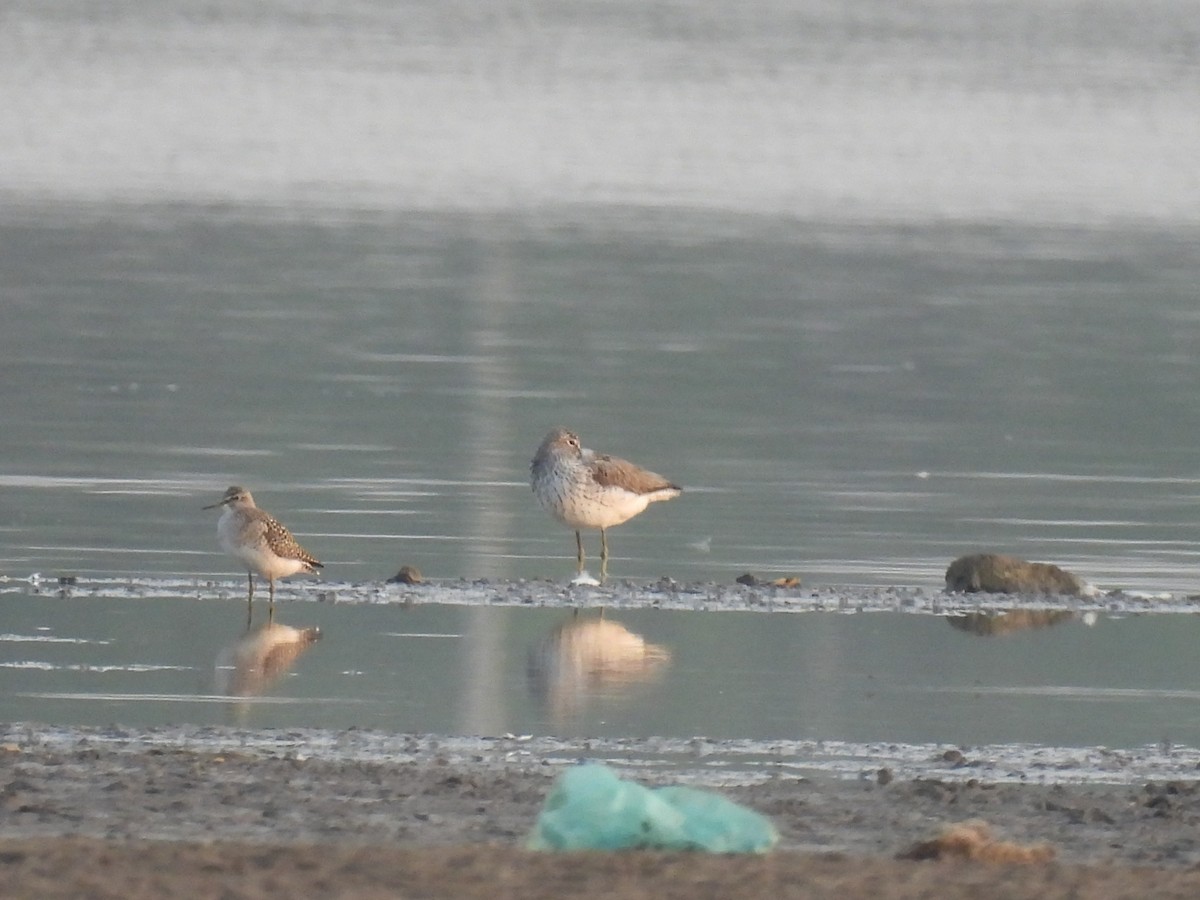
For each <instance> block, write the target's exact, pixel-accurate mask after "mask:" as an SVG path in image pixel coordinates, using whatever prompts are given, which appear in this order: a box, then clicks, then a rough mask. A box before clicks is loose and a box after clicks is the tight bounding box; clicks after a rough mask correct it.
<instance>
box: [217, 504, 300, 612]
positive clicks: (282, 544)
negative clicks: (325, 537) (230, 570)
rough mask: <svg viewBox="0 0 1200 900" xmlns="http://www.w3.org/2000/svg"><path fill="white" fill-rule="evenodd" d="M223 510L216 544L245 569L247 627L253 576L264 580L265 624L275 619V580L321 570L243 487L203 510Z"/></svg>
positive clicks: (252, 599) (252, 591) (252, 610)
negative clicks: (266, 588) (267, 598)
mask: <svg viewBox="0 0 1200 900" xmlns="http://www.w3.org/2000/svg"><path fill="white" fill-rule="evenodd" d="M218 506H223V507H225V511H224V512H223V513H222V514H221V518H220V520H218V522H217V541H218V542H219V543H220V545H221V549H222V550H224V551H225V552H226V553H228V554H229V555H230V556H232V557H234V558H235V559H237V560H238V561H239V562H240V563H241V564H242V565H244V566H245V567H246V577H247V579H248V580H249V589H248V594H247V597H246V601H247V603H248V607H247V610H246V625H247V627H249V625H250V622H251V621H252V620H253V618H254V573H255V572H257V573H258V574H259V575H260V576H262V577H263V578H265V579H267V583H268V585H269V591H270V594H269V596H270V606H269V608H268V609H269V611H268V613H267V621H268V623H269V622H272V621H274V619H275V579H276V578H286V577H287V576H288V575H295V574H296V573H297V572H305V573H308V572H313V571H315V570H317V569H320V568H322V566H321V563H319V562H317V558H316V557H315V556H313V555H312V554H311V553H309V552H308V551H307V550H305V549H304V548H303V547H301V546H300V545H299V544H298V543H296V539H295V538H294V537H292V533H291V532H290V531H288V530H287V528H285V527H284V526H283V524H282V523H281V522H279V520H278V519H276V518H275V517H274V516H272V515H270V514H269V513H266V512H264V511H263V510H261V509H259V508H258V507H257V506H255V505H254V497H253V496H251V494H250V492H249V491H248V490H246V489H245V488H244V487H238V486H236V485H234V486H233V487H231V488H229V490H227V491H226V492H225V496H224V497H222V498H221V502H220V503H214V504H212V505H211V506H206V507H204V508H205V509H216V508H217V507H218Z"/></svg>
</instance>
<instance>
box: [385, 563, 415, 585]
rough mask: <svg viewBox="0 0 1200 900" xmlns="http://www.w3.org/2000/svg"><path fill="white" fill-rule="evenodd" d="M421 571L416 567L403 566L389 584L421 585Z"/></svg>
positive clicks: (388, 581)
mask: <svg viewBox="0 0 1200 900" xmlns="http://www.w3.org/2000/svg"><path fill="white" fill-rule="evenodd" d="M422 581H423V579H422V578H421V570H420V569H418V568H417V567H416V566H401V567H400V571H399V572H397V573H396V574H395V575H393V576H392V577H391V578H389V579H388V580H387V583H388V584H420V583H421V582H422Z"/></svg>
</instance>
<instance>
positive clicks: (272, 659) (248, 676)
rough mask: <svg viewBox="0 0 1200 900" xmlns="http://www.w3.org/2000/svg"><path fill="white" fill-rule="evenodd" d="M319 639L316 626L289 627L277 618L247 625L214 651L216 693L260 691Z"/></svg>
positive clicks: (235, 694) (231, 694) (248, 694)
mask: <svg viewBox="0 0 1200 900" xmlns="http://www.w3.org/2000/svg"><path fill="white" fill-rule="evenodd" d="M320 639H321V629H320V628H293V627H291V626H290V625H283V624H281V623H279V622H268V623H267V624H265V625H259V626H258V627H256V628H251V629H250V630H249V631H247V632H246V633H245V634H243V635H242V636H241V637H240V638H238V639H237V640H236V641H234V642H233V643H232V644H230V645H229V646H228V647H224V648H223V649H222V650H221V652H220V653H219V654H218V655H217V664H216V671H217V683H216V689H217V693H218V694H224V695H226V696H229V697H256V696H258V695H259V694H262V693H264V692H265V691H266V690H267V689H268V688H270V687H271V685H272V684H274V683H275V682H276V681H278V680H279V679H280V678H281V677H283V676H284V675H286V674H287V673H288V672H290V671H291V669H292V666H294V665H295V664H296V660H298V659H299V658H300V657H301V656H303V655H304V654H305V653H307V652H308V649H309V648H310V647H312V645H313V644H315V643H316V642H317V641H319V640H320Z"/></svg>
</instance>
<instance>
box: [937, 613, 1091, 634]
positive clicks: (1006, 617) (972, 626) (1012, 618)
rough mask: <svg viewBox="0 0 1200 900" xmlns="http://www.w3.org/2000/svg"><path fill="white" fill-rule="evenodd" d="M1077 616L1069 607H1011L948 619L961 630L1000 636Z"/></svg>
mask: <svg viewBox="0 0 1200 900" xmlns="http://www.w3.org/2000/svg"><path fill="white" fill-rule="evenodd" d="M1077 618H1078V616H1077V615H1076V614H1075V613H1073V612H1071V611H1070V610H1067V609H1010V610H1008V611H1007V612H1002V613H967V614H966V615H958V616H947V617H946V621H947V622H949V623H950V626H951V627H952V628H957V629H958V630H959V631H968V632H970V633H971V634H977V635H979V636H980V637H998V636H999V635H1002V634H1012V633H1013V632H1014V631H1029V630H1031V629H1034V628H1049V627H1050V626H1052V625H1061V624H1062V623H1064V622H1070V621H1071V620H1073V619H1077Z"/></svg>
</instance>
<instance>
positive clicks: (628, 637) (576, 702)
mask: <svg viewBox="0 0 1200 900" xmlns="http://www.w3.org/2000/svg"><path fill="white" fill-rule="evenodd" d="M670 662H671V651H670V650H669V649H667V648H666V647H664V646H662V645H660V644H652V643H650V642H649V641H647V640H646V639H645V638H643V637H642V636H641V635H640V634H634V633H633V632H632V631H630V630H629V629H628V628H626V627H625V626H624V625H622V624H621V623H620V622H614V621H613V620H612V619H607V618H604V617H603V616H601V617H600V618H583V617H581V616H578V615H576V616H575V617H573V618H571V619H569V620H568V621H566V622H563V623H562V624H561V625H559V626H557V627H556V628H555V629H554V630H553V631H551V632H550V633H549V634H548V635H546V636H545V637H544V638H542V639H541V640H540V641H538V642H537V643H536V644H535V645H534V646H533V647H531V648H530V651H529V669H528V673H529V680H530V686H531V688H532V690H533V694H534V696H535V697H536V698H537V699H538V700H539V701H540V702H541V703H542V704H543V705H544V706H545V708H546V709H547V711H548V712H550V713H551V714H552V715H553V716H554V717H555V718H556V719H562V718H566V717H568V716H571V715H573V714H575V713H577V712H579V710H580V709H581V708H582V707H583V705H584V704H585V703H586V702H587V701H588V700H589V699H590V698H592V697H596V696H601V695H606V696H620V695H622V694H624V693H626V692H627V691H628V690H629V689H631V688H632V687H634V686H635V685H638V684H642V683H645V682H648V681H652V680H653V679H655V678H657V677H658V676H660V675H661V674H662V673H663V671H664V670H665V669H666V667H667V665H668V664H669V663H670Z"/></svg>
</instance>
